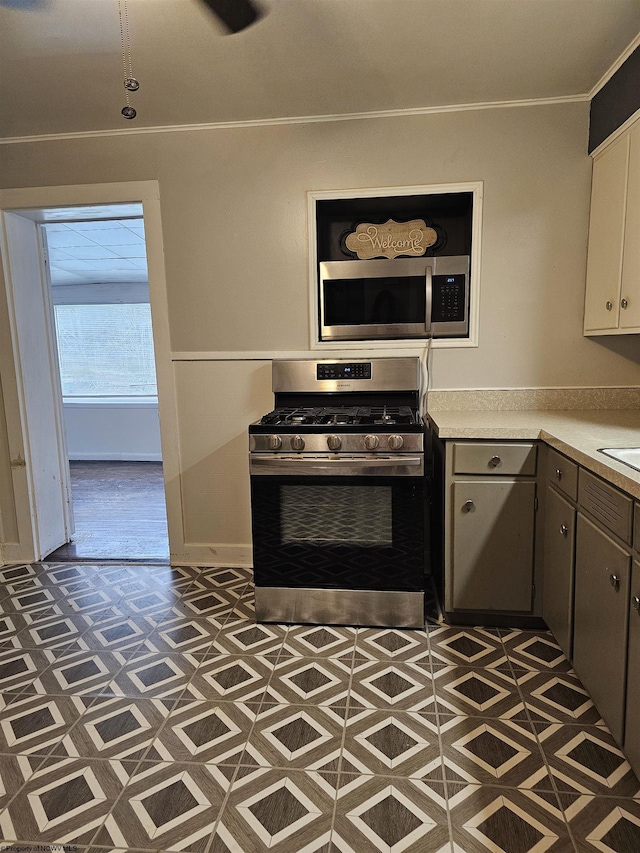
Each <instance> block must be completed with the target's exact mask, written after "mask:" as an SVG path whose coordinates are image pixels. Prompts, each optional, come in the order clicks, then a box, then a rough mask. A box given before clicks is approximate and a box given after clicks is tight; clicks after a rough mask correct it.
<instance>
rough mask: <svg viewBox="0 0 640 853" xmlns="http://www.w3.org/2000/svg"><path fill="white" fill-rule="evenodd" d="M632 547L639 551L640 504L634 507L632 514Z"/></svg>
mask: <svg viewBox="0 0 640 853" xmlns="http://www.w3.org/2000/svg"><path fill="white" fill-rule="evenodd" d="M633 547H634V548H635V549H636V551H640V504H636V505H635V510H634V513H633Z"/></svg>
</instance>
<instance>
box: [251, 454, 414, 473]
mask: <svg viewBox="0 0 640 853" xmlns="http://www.w3.org/2000/svg"><path fill="white" fill-rule="evenodd" d="M423 468H424V459H423V457H422V456H409V455H401V454H399V455H397V456H386V457H375V458H371V459H369V458H363V457H360V458H358V457H353V456H337V457H335V458H328V457H323V458H315V459H308V458H305V457H304V456H302V457H301V456H297V455H296V456H282V455H279V454H270V453H269V454H267V453H261V454H255V455H252V456H251V457H250V459H249V470H250V473H251V474H274V473H278V474H288V475H291V476H300V475H305V474H320V475H325V476H326V475H332V474H337V475H347V474H350V475H355V476H357V475H358V474H360V475H365V476H375V475H376V474H377V475H379V476H384V475H385V474H391V473H394V474H395V475H396V476H398V475H400V476H402V475H404V476H412V477H416V476H420V475H421V474H422V472H423ZM389 469H396V470H395V471H393V472H392V471H390V470H389Z"/></svg>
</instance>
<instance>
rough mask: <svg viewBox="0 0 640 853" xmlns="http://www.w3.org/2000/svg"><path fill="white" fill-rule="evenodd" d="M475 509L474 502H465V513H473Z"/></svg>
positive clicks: (463, 507)
mask: <svg viewBox="0 0 640 853" xmlns="http://www.w3.org/2000/svg"><path fill="white" fill-rule="evenodd" d="M475 508H476V505H475V504H474V502H473V501H465V502H464V503H463V504H462V509H463V510H464V511H465V512H473V510H474V509H475Z"/></svg>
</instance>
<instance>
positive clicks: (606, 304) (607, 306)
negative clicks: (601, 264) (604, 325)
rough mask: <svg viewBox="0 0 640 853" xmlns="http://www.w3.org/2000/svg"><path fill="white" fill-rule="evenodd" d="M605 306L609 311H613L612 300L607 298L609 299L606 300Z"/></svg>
mask: <svg viewBox="0 0 640 853" xmlns="http://www.w3.org/2000/svg"><path fill="white" fill-rule="evenodd" d="M604 307H605V308H606V309H607V311H611V309H612V308H613V302H610V301H609V300H608V299H607V301H606V303H605V306H604Z"/></svg>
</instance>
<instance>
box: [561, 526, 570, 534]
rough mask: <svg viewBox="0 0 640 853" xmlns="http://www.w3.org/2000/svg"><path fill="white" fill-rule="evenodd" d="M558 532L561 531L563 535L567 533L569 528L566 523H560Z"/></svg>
mask: <svg viewBox="0 0 640 853" xmlns="http://www.w3.org/2000/svg"><path fill="white" fill-rule="evenodd" d="M560 533H562V535H563V536H566V535H567V534H568V533H569V528H568V527H567V525H566V524H561V525H560Z"/></svg>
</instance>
